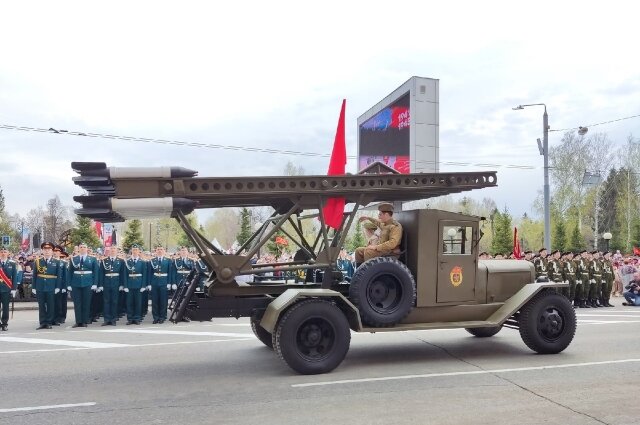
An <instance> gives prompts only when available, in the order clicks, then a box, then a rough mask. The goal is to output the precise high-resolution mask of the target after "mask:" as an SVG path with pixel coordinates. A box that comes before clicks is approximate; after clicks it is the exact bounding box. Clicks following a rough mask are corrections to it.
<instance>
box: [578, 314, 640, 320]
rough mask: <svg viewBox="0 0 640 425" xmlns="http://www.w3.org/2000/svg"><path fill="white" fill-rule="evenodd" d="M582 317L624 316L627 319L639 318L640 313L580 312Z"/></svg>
mask: <svg viewBox="0 0 640 425" xmlns="http://www.w3.org/2000/svg"><path fill="white" fill-rule="evenodd" d="M580 317H624V318H627V319H637V318H640V315H637V314H578V318H580Z"/></svg>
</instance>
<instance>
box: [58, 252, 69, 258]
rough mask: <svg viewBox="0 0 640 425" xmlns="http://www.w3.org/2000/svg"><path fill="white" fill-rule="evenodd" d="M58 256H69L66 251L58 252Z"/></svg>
mask: <svg viewBox="0 0 640 425" xmlns="http://www.w3.org/2000/svg"><path fill="white" fill-rule="evenodd" d="M60 256H61V257H62V258H67V257H68V256H69V253H68V252H67V251H60Z"/></svg>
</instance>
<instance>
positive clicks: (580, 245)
mask: <svg viewBox="0 0 640 425" xmlns="http://www.w3.org/2000/svg"><path fill="white" fill-rule="evenodd" d="M567 248H568V249H569V250H570V251H573V252H576V251H580V250H583V249H584V248H585V244H584V238H583V237H582V235H581V234H580V228H579V227H578V223H576V225H575V227H574V228H573V231H572V232H571V238H570V239H569V246H567Z"/></svg>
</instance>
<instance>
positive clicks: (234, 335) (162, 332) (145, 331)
mask: <svg viewBox="0 0 640 425" xmlns="http://www.w3.org/2000/svg"><path fill="white" fill-rule="evenodd" d="M91 331H92V332H105V333H128V334H148V335H192V336H228V337H231V338H246V337H253V334H252V333H251V334H250V333H243V334H240V333H228V332H198V331H195V332H190V331H169V330H167V331H165V330H162V329H158V330H156V329H105V330H98V329H96V330H93V329H92V330H91Z"/></svg>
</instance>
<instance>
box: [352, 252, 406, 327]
mask: <svg viewBox="0 0 640 425" xmlns="http://www.w3.org/2000/svg"><path fill="white" fill-rule="evenodd" d="M349 298H350V299H351V301H352V302H353V303H354V304H355V305H356V307H358V310H359V311H360V318H361V319H362V323H364V324H366V325H369V326H375V327H385V326H393V325H395V324H396V323H398V322H400V321H401V320H402V319H404V318H405V317H407V315H408V314H409V312H410V311H411V309H412V308H413V305H414V304H415V301H416V284H415V281H414V279H413V275H412V274H411V271H409V269H408V268H407V266H405V265H404V264H403V263H401V262H400V261H398V260H397V259H396V258H394V257H376V258H372V259H370V260H369V261H366V262H364V263H362V264H361V265H360V267H358V269H357V270H356V272H355V273H354V275H353V277H352V278H351V285H350V286H349Z"/></svg>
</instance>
